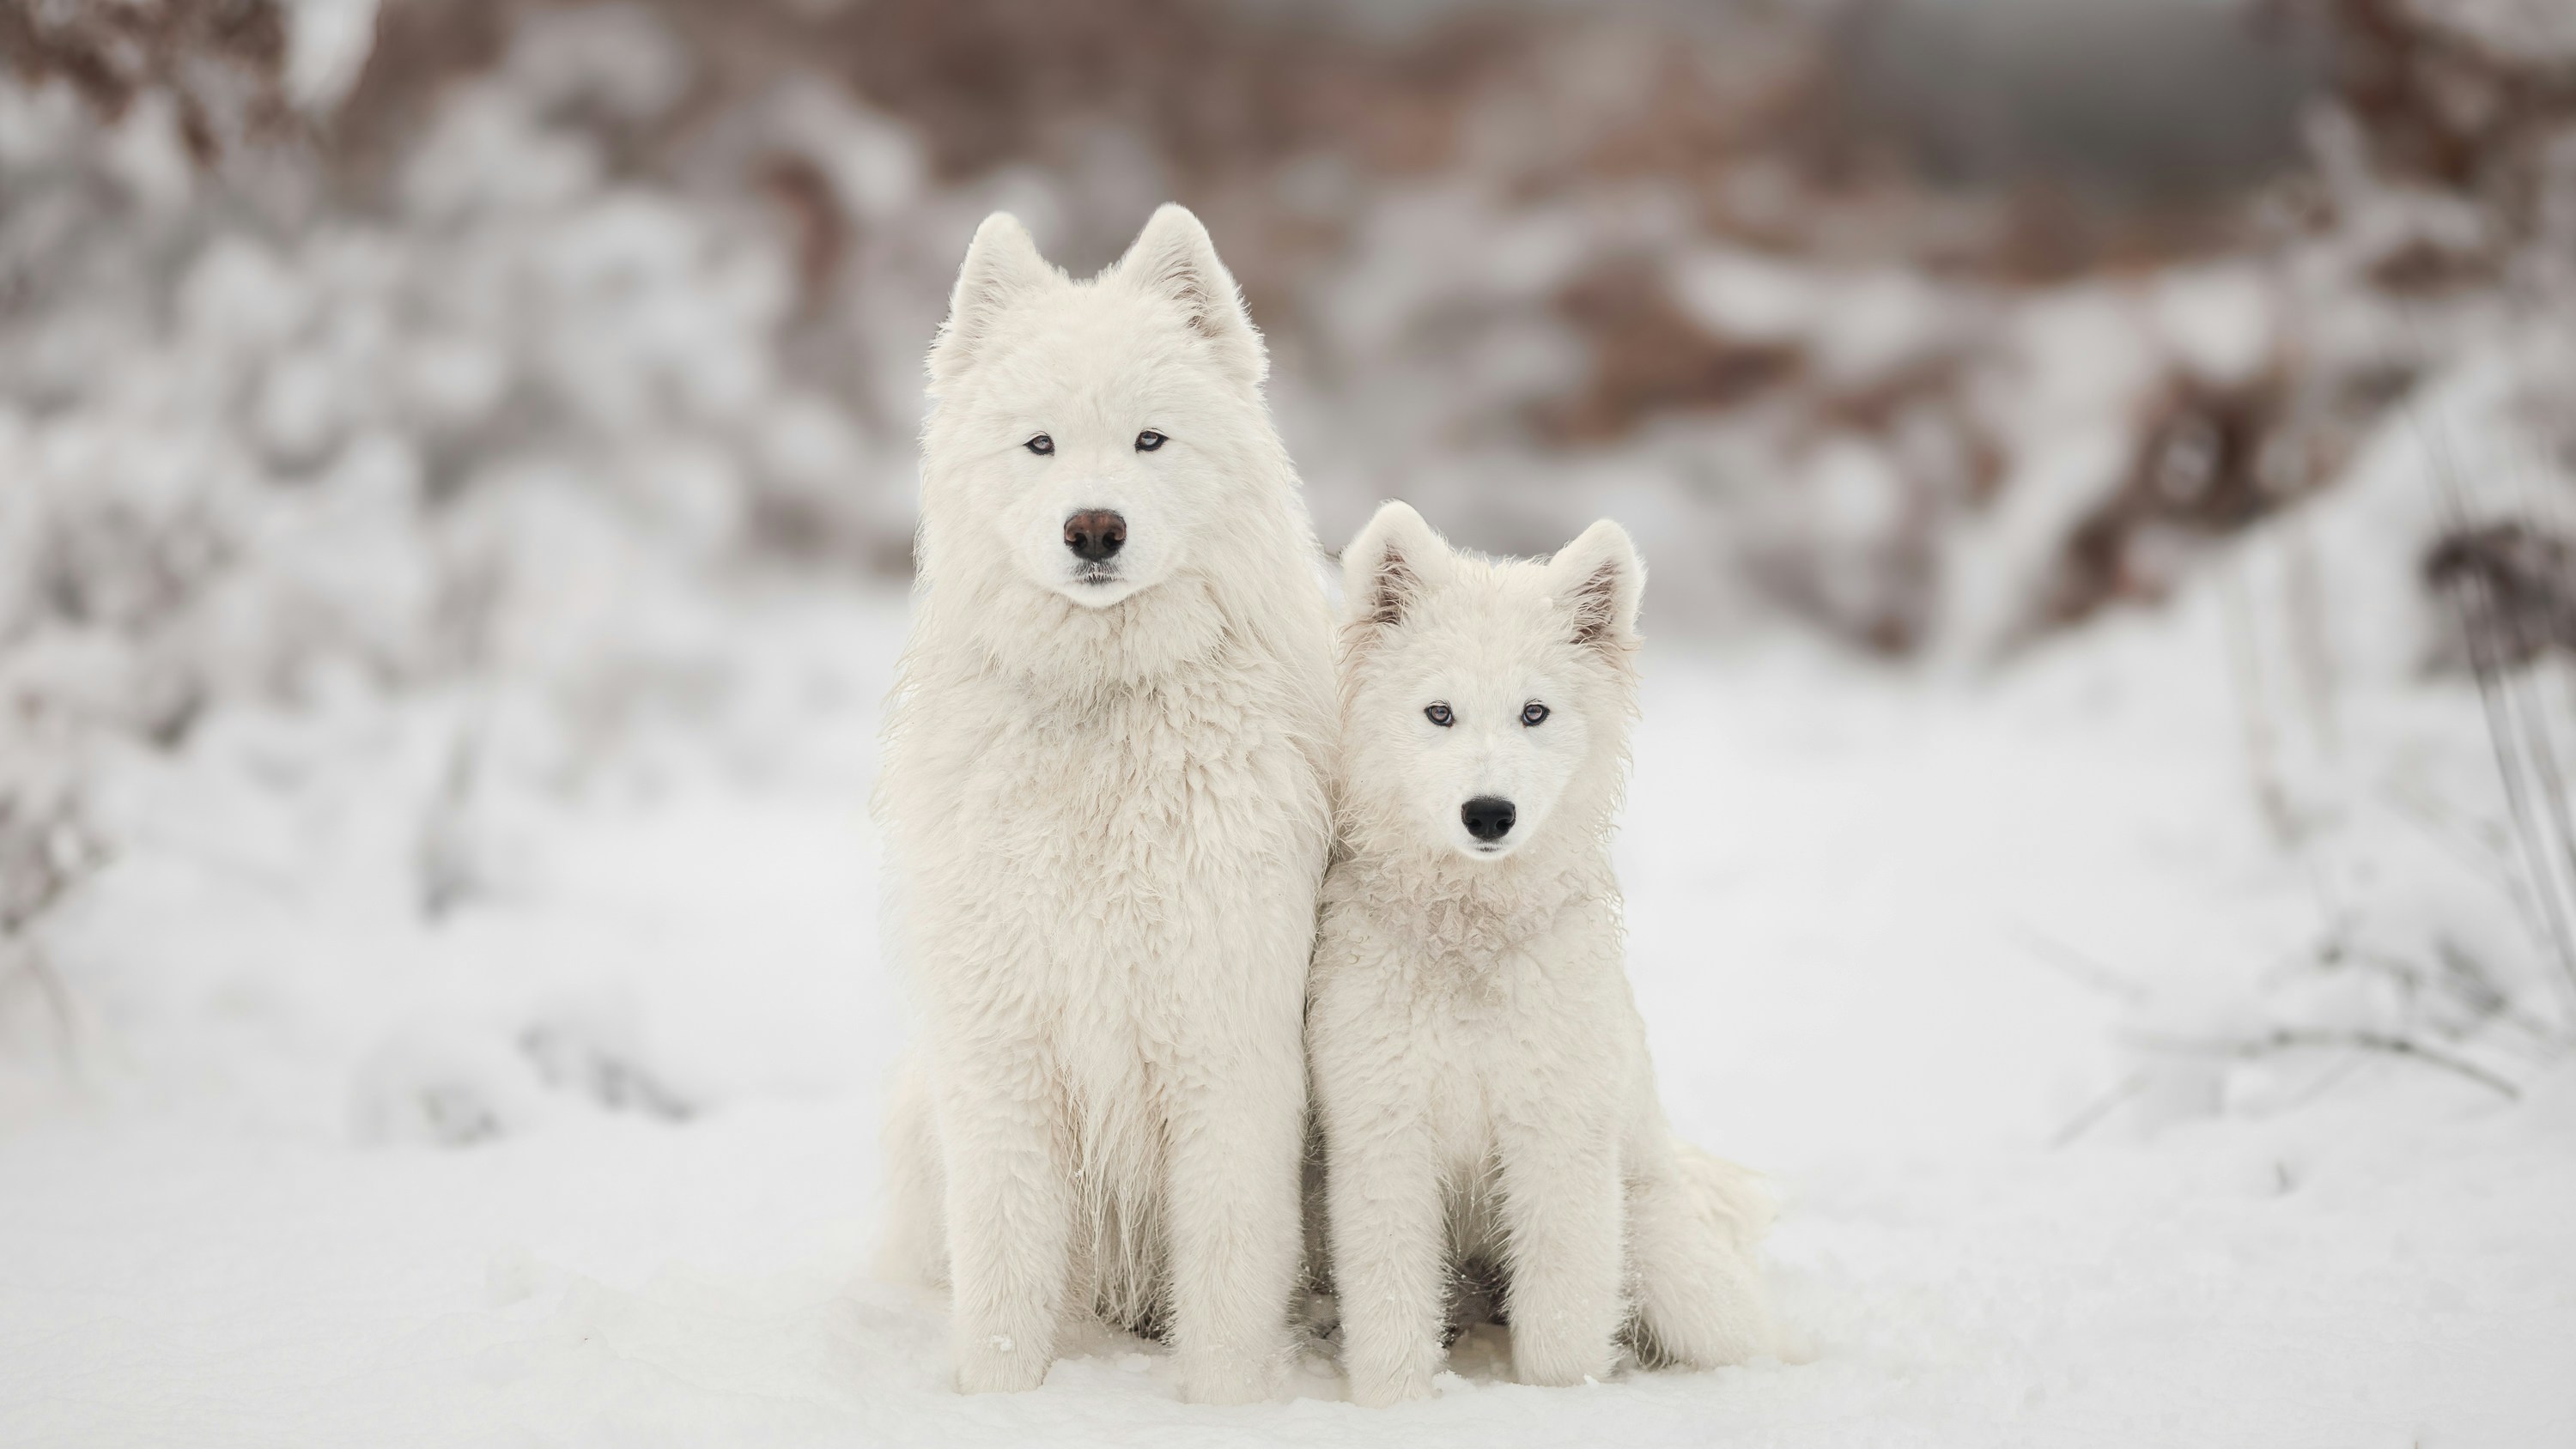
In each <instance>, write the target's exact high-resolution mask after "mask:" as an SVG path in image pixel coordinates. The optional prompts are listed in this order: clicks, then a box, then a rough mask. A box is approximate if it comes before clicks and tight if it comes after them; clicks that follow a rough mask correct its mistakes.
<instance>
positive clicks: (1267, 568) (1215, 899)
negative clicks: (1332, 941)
mask: <svg viewBox="0 0 2576 1449" xmlns="http://www.w3.org/2000/svg"><path fill="white" fill-rule="evenodd" d="M1265 365H1266V364H1265V357H1264V352H1263V347H1262V343H1261V339H1260V336H1259V334H1258V333H1257V332H1255V331H1254V329H1253V326H1252V323H1251V320H1250V318H1249V317H1248V316H1247V315H1246V314H1245V311H1244V308H1243V304H1242V301H1241V299H1240V296H1239V294H1238V292H1237V290H1236V288H1235V284H1234V281H1233V278H1232V277H1231V276H1230V275H1228V273H1227V272H1226V270H1225V268H1224V266H1223V264H1222V263H1220V262H1219V261H1218V259H1217V255H1216V252H1215V249H1214V248H1213V246H1212V245H1211V244H1210V243H1209V240H1208V236H1207V233H1206V231H1205V229H1204V228H1202V227H1201V226H1200V225H1199V223H1198V221H1197V220H1196V219H1195V218H1194V217H1192V216H1191V215H1190V214H1189V213H1188V212H1187V211H1184V210H1182V209H1181V208H1179V207H1176V206H1167V207H1164V208H1163V209H1162V210H1160V211H1158V212H1157V213H1155V215H1154V217H1153V219H1152V221H1151V222H1150V223H1149V224H1148V225H1147V226H1146V228H1145V230H1144V232H1143V233H1142V234H1141V235H1140V236H1139V237H1138V238H1137V240H1136V242H1135V245H1134V246H1133V247H1132V248H1131V249H1130V250H1129V252H1128V253H1127V255H1126V256H1125V257H1124V258H1123V259H1121V260H1120V261H1119V262H1118V263H1117V264H1116V265H1114V266H1112V267H1111V268H1109V269H1108V270H1107V271H1105V272H1103V273H1102V274H1101V275H1099V276H1098V277H1096V278H1093V279H1091V280H1088V281H1076V280H1072V279H1069V278H1067V277H1066V276H1065V275H1064V274H1063V273H1061V272H1060V271H1058V270H1056V269H1055V268H1054V267H1051V266H1049V265H1048V264H1047V263H1046V262H1045V261H1044V260H1043V259H1042V258H1040V256H1039V255H1038V253H1037V250H1036V248H1035V246H1034V245H1033V243H1032V242H1031V240H1030V238H1029V235H1028V233H1027V231H1026V230H1025V229H1023V228H1022V227H1021V226H1020V224H1019V223H1018V222H1017V221H1015V220H1013V219H1012V218H1011V217H1009V216H1007V215H999V214H997V215H995V216H993V217H992V218H990V219H989V220H987V221H986V222H985V223H984V225H983V226H982V228H981V229H979V230H978V231H977V232H976V235H975V240H974V243H973V245H972V247H971V248H970V249H969V250H968V253H967V256H966V260H965V264H964V266H963V268H962V269H961V271H960V273H959V276H958V280H957V287H956V292H955V295H954V297H953V298H952V300H951V304H950V311H949V318H948V322H947V325H946V327H945V328H944V329H943V330H942V332H941V334H940V337H939V340H938V342H937V344H936V345H935V346H934V348H933V349H932V352H931V356H930V374H931V385H932V392H933V394H934V396H935V398H936V406H935V408H934V410H933V412H932V413H931V416H930V418H929V421H928V423H927V425H926V429H925V432H924V439H923V445H922V502H921V515H922V525H921V537H920V558H919V565H920V572H919V585H918V590H917V593H916V595H915V600H914V611H913V624H912V634H911V638H910V641H909V643H908V645H907V647H906V649H905V652H904V656H903V661H902V667H901V675H900V680H899V683H898V684H897V687H896V690H895V695H894V699H893V702H892V705H891V713H890V720H889V723H888V726H887V730H886V738H885V754H884V773H883V776H882V783H881V785H880V789H879V796H878V814H879V817H880V819H881V821H882V823H883V826H884V829H885V834H886V844H887V851H888V861H889V874H890V877H891V882H892V906H893V918H894V922H895V925H894V931H895V934H896V939H895V943H894V944H895V946H896V949H897V950H898V951H899V952H900V954H901V955H902V956H903V957H904V958H905V960H906V961H907V963H908V964H909V966H910V969H911V971H912V973H913V975H914V977H915V980H916V982H917V989H918V991H919V994H920V997H921V1005H922V1007H923V1011H924V1015H925V1018H926V1020H925V1026H924V1032H925V1034H924V1038H923V1041H922V1043H921V1045H920V1047H919V1048H918V1049H917V1050H916V1052H915V1054H914V1057H913V1059H912V1061H911V1062H910V1064H909V1066H908V1068H907V1073H906V1078H905V1080H904V1082H903V1084H902V1086H901V1088H900V1089H899V1092H898V1105H897V1108H896V1111H895V1114H894V1120H893V1122H892V1123H891V1124H890V1127H889V1131H888V1143H889V1159H890V1162H889V1178H890V1183H891V1191H892V1195H893V1199H894V1201H893V1203H892V1205H891V1212H890V1228H889V1233H888V1236H887V1239H886V1242H885V1245H884V1254H885V1257H886V1259H887V1266H888V1267H890V1268H891V1269H893V1270H895V1271H898V1272H903V1273H907V1274H918V1275H920V1276H922V1277H926V1278H929V1279H932V1280H941V1279H944V1280H945V1281H947V1282H948V1283H949V1284H950V1286H951V1288H952V1290H953V1291H952V1298H953V1304H954V1320H953V1321H954V1329H953V1336H952V1343H953V1348H954V1351H955V1354H956V1366H957V1384H958V1387H959V1388H960V1389H963V1390H966V1391H970V1392H972V1391H990V1390H1007V1389H1025V1388H1031V1387H1034V1386H1035V1385H1037V1384H1038V1383H1039V1382H1040V1381H1042V1380H1043V1379H1044V1378H1045V1376H1046V1372H1047V1368H1048V1365H1049V1364H1050V1362H1051V1361H1052V1359H1053V1358H1054V1355H1055V1353H1056V1346H1057V1343H1058V1341H1059V1333H1060V1331H1061V1330H1062V1329H1063V1328H1064V1327H1065V1326H1066V1325H1067V1324H1069V1323H1072V1322H1076V1321H1078V1320H1079V1319H1080V1318H1081V1317H1082V1316H1083V1315H1086V1314H1093V1313H1097V1314H1099V1315H1102V1316H1104V1317H1106V1318H1107V1319H1108V1320H1110V1321H1111V1322H1113V1323H1116V1324H1119V1325H1121V1326H1125V1327H1129V1328H1136V1329H1141V1330H1149V1331H1159V1332H1162V1333H1164V1334H1166V1335H1167V1336H1168V1338H1169V1340H1170V1342H1171V1344H1172V1345H1173V1349H1174V1353H1175V1357H1176V1359H1177V1361H1178V1367H1179V1372H1180V1380H1181V1388H1182V1391H1183V1393H1184V1394H1185V1395H1186V1396H1188V1397H1189V1398H1191V1399H1194V1400H1200V1401H1213V1402H1237V1401H1242V1400H1247V1399H1251V1398H1256V1397H1259V1396H1261V1395H1262V1394H1264V1393H1266V1392H1267V1391H1268V1390H1269V1389H1270V1387H1271V1386H1272V1384H1273V1382H1274V1376H1275V1374H1276V1372H1277V1369H1278V1366H1279V1362H1280V1360H1281V1358H1282V1356H1283V1351H1284V1346H1285V1338H1286V1315H1287V1312H1288V1308H1289V1300H1290V1296H1291V1292H1292V1288H1293V1284H1294V1279H1295V1275H1296V1272H1297V1266H1298V1255H1299V1249H1300V1228H1299V1222H1298V1174H1299V1163H1300V1156H1301V1151H1302V1133H1303V1122H1304V1113H1305V1105H1306V1095H1305V1069H1304V1062H1303V1052H1302V1035H1301V1032H1302V1014H1303V1010H1304V1003H1305V981H1306V967H1307V962H1308V958H1309V955H1310V952H1311V951H1312V948H1313V944H1314V928H1315V904H1316V893H1317V890H1318V887H1319V884H1320V881H1321V878H1322V875H1323V870H1324V865H1325V859H1326V852H1327V850H1328V847H1329V843H1330V819H1329V813H1328V810H1327V807H1326V804H1325V795H1324V788H1323V784H1322V775H1321V770H1320V767H1319V760H1320V757H1321V754H1322V751H1323V748H1324V746H1325V744H1326V742H1327V737H1328V736H1329V734H1330V731H1331V658H1330V651H1331V633H1332V621H1331V614H1330V605H1329V604H1328V603H1327V602H1326V600H1325V597H1324V591H1323V587H1322V583H1321V580H1320V579H1319V578H1318V577H1317V569H1316V558H1317V554H1316V550H1315V544H1314V537H1313V530H1312V525H1311V524H1310V523H1309V522H1308V521H1307V516H1306V512H1305V505H1304V502H1303V500H1302V498H1301V497H1300V493H1299V489H1298V483H1297V478H1296V475H1295V473H1294V471H1293V470H1292V468H1291V466H1290V464H1289V461H1288V457H1287V453H1286V451H1285V449H1284V448H1283V447H1282V446H1281V445H1280V442H1279V439H1278V436H1277V434H1276V433H1275V432H1274V430H1273V429H1272V426H1271V423H1270V418H1269V413H1268V409H1267V406H1266V404H1265V403H1264V401H1263V398H1262V394H1261V383H1262V379H1263V376H1264V372H1265ZM1103 512H1105V513H1110V514H1114V515H1116V516H1117V517H1118V518H1119V519H1121V520H1123V528H1124V533H1125V537H1124V542H1123V546H1122V547H1121V548H1120V549H1119V550H1118V552H1117V553H1116V554H1115V555H1114V556H1112V557H1110V558H1107V559H1105V560H1104V559H1087V558H1084V557H1081V556H1078V555H1077V553H1076V552H1075V551H1074V532H1073V530H1074V528H1075V521H1076V520H1078V519H1081V518H1089V517H1094V516H1095V515H1097V514H1099V513H1103Z"/></svg>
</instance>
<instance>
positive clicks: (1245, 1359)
mask: <svg viewBox="0 0 2576 1449" xmlns="http://www.w3.org/2000/svg"><path fill="white" fill-rule="evenodd" d="M1180 1367H1181V1397H1182V1398H1184V1399H1187V1400H1188V1401H1189V1402H1191V1403H1193V1404H1257V1403H1259V1402H1261V1401H1262V1400H1263V1399H1266V1398H1269V1397H1270V1393H1271V1364H1270V1360H1268V1359H1267V1358H1257V1357H1254V1356H1252V1355H1250V1354H1241V1353H1227V1352H1221V1351H1202V1352H1199V1353H1183V1354H1182V1355H1181V1365H1180Z"/></svg>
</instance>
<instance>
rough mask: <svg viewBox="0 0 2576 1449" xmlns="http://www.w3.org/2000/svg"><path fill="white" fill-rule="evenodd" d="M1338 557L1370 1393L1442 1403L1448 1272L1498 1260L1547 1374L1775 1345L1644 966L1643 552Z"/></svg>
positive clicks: (1352, 1170)
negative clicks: (1634, 907) (1637, 837)
mask: <svg viewBox="0 0 2576 1449" xmlns="http://www.w3.org/2000/svg"><path fill="white" fill-rule="evenodd" d="M1343 570H1344V575H1345V578H1346V581H1347V582H1346V600H1345V606H1344V613H1345V619H1346V624H1345V629H1344V635H1343V656H1342V665H1341V710H1342V729H1341V742H1342V757H1341V761H1340V768H1341V787H1342V788H1341V802H1340V815H1341V820H1340V827H1341V845H1340V849H1339V853H1338V854H1337V857H1336V859H1335V861H1334V864H1333V868H1332V872H1331V874H1330V875H1329V876H1328V877H1327V879H1326V881H1325V886H1324V918H1323V928H1322V937H1321V940H1320V941H1319V943H1318V947H1317V951H1316V957H1315V969H1314V976H1313V980H1312V981H1311V983H1310V985H1309V992H1310V1001H1309V1006H1308V1013H1307V1049H1308V1052H1309V1056H1310V1061H1311V1068H1312V1071H1313V1075H1314V1090H1315V1096H1316V1106H1317V1109H1318V1115H1319V1118H1320V1121H1321V1125H1322V1130H1323V1135H1324V1142H1325V1163H1326V1171H1325V1180H1326V1205H1327V1214H1328V1235H1329V1239H1330V1243H1331V1253H1332V1269H1333V1277H1334V1282H1335V1288H1336V1290H1337V1292H1338V1294H1339V1296H1340V1306H1341V1323H1342V1361H1343V1366H1344V1368H1345V1369H1346V1370H1347V1371H1348V1372H1349V1375H1350V1382H1351V1396H1352V1397H1353V1398H1354V1399H1356V1400H1358V1401H1359V1402H1361V1403H1365V1404H1386V1403H1392V1402H1395V1401H1397V1400H1401V1399H1409V1398H1420V1397H1423V1396H1425V1395H1427V1394H1429V1393H1430V1392H1431V1380H1432V1376H1433V1375H1434V1374H1435V1373H1437V1372H1438V1371H1439V1369H1440V1366H1441V1363H1442V1348H1441V1344H1442V1334H1443V1329H1444V1326H1445V1318H1446V1314H1447V1312H1448V1308H1449V1299H1450V1295H1451V1291H1452V1285H1453V1284H1455V1283H1458V1282H1460V1281H1462V1278H1465V1277H1472V1276H1475V1275H1478V1274H1480V1273H1481V1274H1500V1275H1502V1276H1503V1277H1505V1278H1506V1279H1507V1284H1508V1286H1507V1288H1506V1290H1505V1292H1506V1298H1505V1301H1506V1304H1507V1308H1508V1316H1509V1321H1510V1324H1511V1337H1512V1363H1513V1369H1514V1372H1515V1374H1516V1375H1517V1376H1518V1377H1519V1378H1520V1379H1521V1380H1522V1381H1523V1382H1527V1383H1536V1384H1575V1383H1581V1382H1583V1381H1584V1380H1585V1379H1587V1378H1600V1377H1604V1376H1606V1375H1608V1374H1609V1372H1610V1371H1611V1368H1612V1365H1613V1363H1614V1362H1615V1359H1616V1353H1617V1346H1618V1344H1619V1342H1620V1341H1621V1340H1622V1339H1623V1338H1624V1339H1625V1340H1626V1342H1627V1343H1628V1344H1629V1346H1630V1347H1632V1348H1633V1349H1634V1350H1635V1351H1636V1353H1637V1355H1638V1357H1639V1358H1640V1359H1642V1360H1644V1361H1647V1362H1675V1363H1682V1364H1689V1365H1694V1366H1700V1367H1710V1366H1715V1365H1719V1364H1728V1363H1738V1362H1741V1361H1743V1360H1744V1359H1747V1358H1749V1357H1752V1356H1755V1355H1757V1354H1762V1353H1767V1352H1772V1351H1774V1339H1775V1333H1774V1329H1773V1325H1772V1320H1771V1314H1770V1310H1769V1308H1768V1307H1767V1305H1766V1302H1765V1299H1764V1295H1763V1288H1762V1282H1761V1276H1760V1272H1759V1269H1758V1266H1757V1263H1756V1260H1755V1258H1754V1252H1753V1248H1754V1242H1755V1240H1756V1239H1757V1238H1758V1237H1759V1236H1760V1234H1761V1232H1762V1230H1763V1228H1764V1227H1765V1226H1766V1223H1767V1218H1768V1208H1767V1204H1766V1201H1765V1199H1764V1198H1763V1196H1762V1194H1761V1193H1760V1191H1759V1189H1758V1187H1757V1186H1756V1184H1754V1183H1753V1182H1752V1181H1751V1180H1750V1178H1749V1175H1748V1174H1746V1173H1744V1172H1743V1170H1742V1169H1740V1168H1735V1167H1732V1166H1730V1165H1728V1164H1725V1163H1721V1162H1719V1161H1718V1160H1716V1159H1715V1158H1711V1157H1708V1156H1707V1155H1705V1154H1703V1153H1700V1152H1698V1151H1696V1150H1695V1149H1692V1148H1690V1147H1688V1146H1686V1145H1684V1144H1682V1143H1679V1142H1677V1141H1675V1140H1674V1138H1673V1135H1672V1133H1671V1131H1670V1129H1669V1128H1667V1127H1666V1125H1665V1122H1664V1114H1663V1108H1662V1107H1661V1106H1660V1105H1659V1104H1658V1102H1657V1101H1656V1097H1655V1086H1654V1074H1653V1070H1652V1068H1651V1066H1650V1064H1649V1063H1648V1061H1647V1057H1646V1039H1645V1028H1644V1023H1643V1022H1642V1021H1641V1020H1640V1019H1639V1017H1638V1015H1637V1009H1636V1006H1635V1004H1634V1003H1633V1001H1632V1000H1631V998H1630V996H1629V992H1628V979H1627V974H1626V972H1625V970H1624V969H1623V967H1622V965H1621V927H1620V902H1619V885H1618V881H1617V879H1616V878H1615V877H1614V876H1613V874H1612V871H1611V865H1610V850H1609V836H1610V831H1611V828H1612V824H1613V817H1614V816H1615V814H1616V812H1617V810H1618V806H1619V801H1620V796H1621V793H1622V790H1623V787H1624V783H1625V779H1626V774H1627V760H1628V726H1629V721H1630V719H1631V718H1632V717H1633V715H1634V713H1635V710H1636V704H1637V693H1636V674H1635V669H1634V664H1633V655H1634V652H1635V649H1636V645H1637V634H1636V618H1637V598H1638V593H1639V590H1640V588H1641V587H1642V585H1643V583H1644V570H1643V568H1642V567H1641V565H1640V564H1639V563H1638V560H1637V555H1636V551H1635V550H1634V549H1633V548H1632V547H1631V546H1630V544H1629V542H1628V536H1627V534H1625V533H1624V532H1622V531H1621V530H1620V528H1619V526H1618V525H1617V524H1614V523H1610V522H1607V521H1604V522H1601V523H1596V524H1594V525H1593V526H1592V527H1591V528H1590V529H1588V530H1586V531H1585V532H1584V534H1583V536H1582V537H1581V538H1578V539H1576V540H1575V541H1574V542H1573V543H1572V544H1570V545H1568V546H1567V547H1566V548H1565V549H1564V550H1563V551H1562V552H1560V553H1558V554H1557V555H1556V557H1555V558H1554V559H1553V560H1551V561H1549V562H1547V563H1544V564H1538V563H1523V562H1511V561H1488V560H1485V559H1482V558H1476V557H1471V556H1468V555H1464V554H1460V553H1457V552H1454V551H1452V550H1451V549H1450V548H1449V546H1448V545H1447V544H1446V543H1444V542H1443V541H1442V540H1441V539H1440V537H1439V536H1438V535H1437V534H1435V533H1433V532H1432V531H1431V529H1430V527H1429V526H1428V525H1427V524H1425V523H1424V522H1423V521H1422V518H1421V515H1419V514H1417V513H1415V512H1414V511H1413V510H1412V509H1411V508H1408V507H1406V506H1405V505H1403V504H1401V503H1390V504H1388V505H1387V506H1386V507H1385V508H1384V509H1382V510H1380V511H1379V513H1378V515H1377V517H1376V518H1375V519H1374V520H1373V521H1371V522H1370V524H1369V526H1368V527H1367V528H1366V529H1364V530H1362V531H1361V533H1360V536H1359V538H1358V539H1357V541H1355V542H1354V543H1352V545H1351V547H1350V549H1349V551H1348V552H1347V553H1346V554H1345V555H1344V556H1343Z"/></svg>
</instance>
